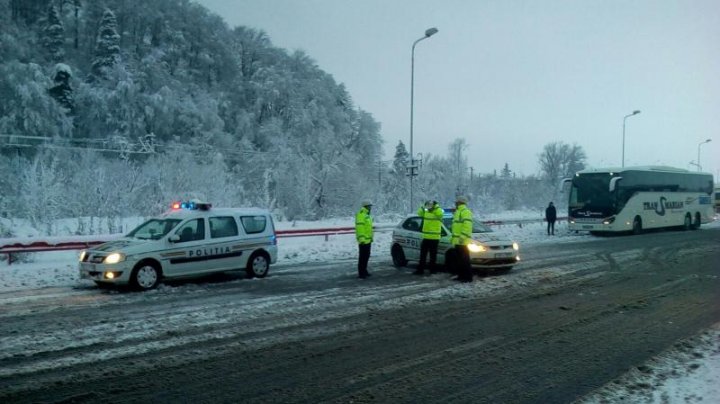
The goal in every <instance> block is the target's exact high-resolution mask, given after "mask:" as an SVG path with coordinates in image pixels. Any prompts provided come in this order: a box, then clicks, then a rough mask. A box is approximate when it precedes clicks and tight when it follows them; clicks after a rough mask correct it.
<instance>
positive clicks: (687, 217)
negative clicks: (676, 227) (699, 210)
mask: <svg viewBox="0 0 720 404" xmlns="http://www.w3.org/2000/svg"><path fill="white" fill-rule="evenodd" d="M683 229H684V230H690V229H692V219H690V214H689V213H688V214H686V215H685V223H683Z"/></svg>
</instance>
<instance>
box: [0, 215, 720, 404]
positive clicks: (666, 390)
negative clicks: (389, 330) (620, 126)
mask: <svg viewBox="0 0 720 404" xmlns="http://www.w3.org/2000/svg"><path fill="white" fill-rule="evenodd" d="M538 216H539V214H538V213H536V212H511V213H506V214H503V215H500V216H495V217H493V218H481V220H518V219H537V218H539V217H538ZM140 220H141V219H139V218H137V219H129V220H128V221H127V223H123V226H124V227H126V226H130V227H132V226H133V225H134V224H133V223H134V222H138V221H140ZM386 220H387V219H386ZM395 224H397V221H394V222H391V221H386V222H379V223H376V225H378V227H380V228H384V229H385V230H381V231H380V232H378V233H377V234H376V237H375V242H374V243H373V257H374V259H378V260H380V259H385V260H389V250H390V239H391V231H390V230H389V229H388V227H392V226H393V225H395ZM5 225H6V227H7V223H5ZM351 226H352V218H347V219H334V220H327V221H321V222H281V223H277V224H276V227H277V228H278V229H282V230H284V229H306V228H324V227H351ZM64 227H65V228H66V229H68V233H69V232H70V231H71V230H70V229H73V224H72V223H68V224H65V225H64ZM704 227H720V221H717V220H716V221H715V222H714V223H711V224H709V225H707V226H704ZM12 230H13V233H14V234H15V235H17V236H20V237H39V234H40V233H39V232H38V231H36V230H34V229H31V228H29V227H27V226H25V227H16V228H13V229H12ZM125 230H127V228H126V229H125ZM495 230H496V231H498V232H500V233H502V234H505V235H507V236H508V237H509V238H511V239H513V240H515V241H518V242H519V243H521V246H530V245H537V244H543V243H559V242H577V241H582V240H588V239H591V238H593V236H589V235H586V234H575V233H571V232H568V231H567V227H566V225H565V223H564V222H558V223H557V225H556V232H555V234H556V235H555V236H548V235H547V234H546V230H545V223H530V224H524V225H522V226H521V225H517V224H515V225H502V226H496V227H495ZM597 240H599V241H601V240H603V239H602V238H599V239H597ZM278 248H279V251H280V253H279V258H278V264H280V265H283V266H285V265H289V266H295V265H298V266H299V265H301V264H303V263H319V262H326V261H337V260H352V259H355V258H356V256H357V244H356V243H355V238H354V235H352V234H350V235H337V236H330V237H329V239H328V240H327V241H326V240H325V237H324V236H313V237H293V238H280V239H279V241H278ZM521 252H522V247H521ZM76 258H77V252H76V251H63V252H44V253H34V254H31V255H30V256H28V257H26V258H25V260H26V262H15V263H13V264H12V265H8V264H7V262H6V261H4V260H3V261H0V293H2V292H12V291H21V290H31V289H38V288H45V287H60V288H63V287H64V288H75V287H86V286H88V285H89V284H91V283H88V281H84V280H80V279H79V277H78V273H77V261H76ZM555 270H556V271H562V270H563V269H562V268H557V269H555ZM718 386H720V324H718V325H716V326H715V327H713V328H711V329H710V330H707V331H706V332H704V333H703V334H701V335H699V336H696V337H694V338H691V339H688V340H686V341H682V342H679V343H678V344H676V346H675V347H674V348H673V349H672V350H669V351H667V352H664V353H662V354H661V355H659V356H657V357H656V358H654V359H652V360H651V361H649V362H648V363H647V364H643V365H641V366H638V367H637V368H636V369H633V370H631V371H629V372H628V373H627V374H626V375H625V376H623V377H622V378H620V379H618V380H615V381H613V382H611V383H609V384H608V385H607V386H605V387H603V388H601V389H599V390H598V391H596V392H595V393H594V394H593V395H591V396H589V397H586V398H585V399H584V400H583V401H582V402H583V403H620V402H623V403H626V402H633V403H634V402H647V403H676V402H720V401H718V400H720V388H719V387H718Z"/></svg>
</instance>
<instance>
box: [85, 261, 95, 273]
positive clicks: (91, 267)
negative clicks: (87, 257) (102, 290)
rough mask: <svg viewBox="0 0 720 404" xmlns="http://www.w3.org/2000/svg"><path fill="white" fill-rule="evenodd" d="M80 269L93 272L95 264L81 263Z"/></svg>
mask: <svg viewBox="0 0 720 404" xmlns="http://www.w3.org/2000/svg"><path fill="white" fill-rule="evenodd" d="M82 269H83V270H85V271H94V270H95V264H90V263H89V262H83V263H82Z"/></svg>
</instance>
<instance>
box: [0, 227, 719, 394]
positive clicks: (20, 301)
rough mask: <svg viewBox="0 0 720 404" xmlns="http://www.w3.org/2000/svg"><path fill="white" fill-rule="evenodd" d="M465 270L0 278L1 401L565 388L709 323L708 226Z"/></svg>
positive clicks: (384, 266) (711, 232)
mask: <svg viewBox="0 0 720 404" xmlns="http://www.w3.org/2000/svg"><path fill="white" fill-rule="evenodd" d="M523 257H524V259H525V263H524V265H523V266H522V268H518V269H517V270H514V271H513V272H510V273H507V274H503V275H497V276H486V277H483V278H482V280H481V281H479V282H475V283H473V284H470V285H462V284H456V283H455V282H453V281H451V280H450V279H449V275H446V274H440V275H434V276H428V277H422V278H418V277H415V276H412V275H410V272H411V271H412V268H409V269H407V268H406V269H403V270H397V269H395V268H394V267H392V266H391V265H390V260H389V257H387V255H385V254H382V253H379V254H377V256H374V257H373V259H371V271H372V272H373V274H374V276H373V277H372V278H370V279H369V280H365V281H361V280H357V279H355V278H354V276H353V274H354V271H355V269H354V266H355V263H354V261H352V260H339V261H335V262H330V263H325V264H307V265H302V266H283V265H278V266H275V267H273V269H272V271H271V276H270V277H268V278H266V279H262V280H246V279H241V278H240V277H238V276H232V275H224V276H219V277H216V278H213V279H209V280H208V279H205V280H201V281H195V282H184V283H176V284H171V285H164V286H163V287H161V288H159V289H158V290H155V291H152V292H148V293H131V292H118V291H114V290H101V289H97V288H95V287H94V286H90V285H88V286H87V287H84V286H82V287H74V288H71V287H52V288H43V289H34V290H16V291H9V292H4V293H0V324H2V326H0V401H3V402H16V401H21V402H26V401H44V402H47V401H50V402H52V401H71V402H107V401H111V402H151V401H154V402H157V401H163V402H167V401H174V402H178V401H187V400H188V399H189V398H192V401H194V402H218V401H222V402H241V401H242V402H323V401H329V402H421V401H427V402H467V401H472V402H508V401H512V402H571V401H573V400H575V399H576V398H579V397H582V396H583V395H585V394H587V393H590V392H591V391H592V390H594V389H596V388H598V387H600V386H602V385H603V384H605V383H606V382H608V381H611V380H613V379H615V378H617V377H618V376H620V375H621V374H622V373H624V372H625V371H626V370H627V369H629V368H631V367H633V366H637V365H639V364H641V363H643V362H644V361H645V360H647V359H648V358H650V357H652V356H653V355H655V354H657V353H658V352H660V351H662V350H664V349H666V348H668V347H670V346H672V345H673V344H674V343H675V342H676V341H678V340H680V339H683V338H686V337H689V336H692V335H694V334H696V333H698V332H699V331H701V330H703V329H706V328H709V327H710V326H712V325H713V324H715V323H717V322H720V305H718V302H719V301H720V279H719V278H718V268H720V228H717V227H716V228H711V229H703V230H701V231H696V232H679V231H668V232H658V233H650V234H645V235H642V236H625V237H607V238H600V239H595V238H591V239H590V241H588V242H577V243H563V244H550V243H544V244H538V245H534V246H531V247H530V248H527V249H524V251H523Z"/></svg>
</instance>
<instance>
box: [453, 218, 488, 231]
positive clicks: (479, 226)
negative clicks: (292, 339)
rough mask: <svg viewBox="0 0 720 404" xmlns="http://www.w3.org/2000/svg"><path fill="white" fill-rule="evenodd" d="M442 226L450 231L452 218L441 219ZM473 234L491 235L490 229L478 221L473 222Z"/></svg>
mask: <svg viewBox="0 0 720 404" xmlns="http://www.w3.org/2000/svg"><path fill="white" fill-rule="evenodd" d="M443 224H444V225H445V227H447V229H448V230H451V231H452V218H451V217H445V218H443ZM472 232H473V233H492V229H491V228H490V227H488V226H487V225H486V224H483V223H481V222H480V221H478V220H473V229H472Z"/></svg>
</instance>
